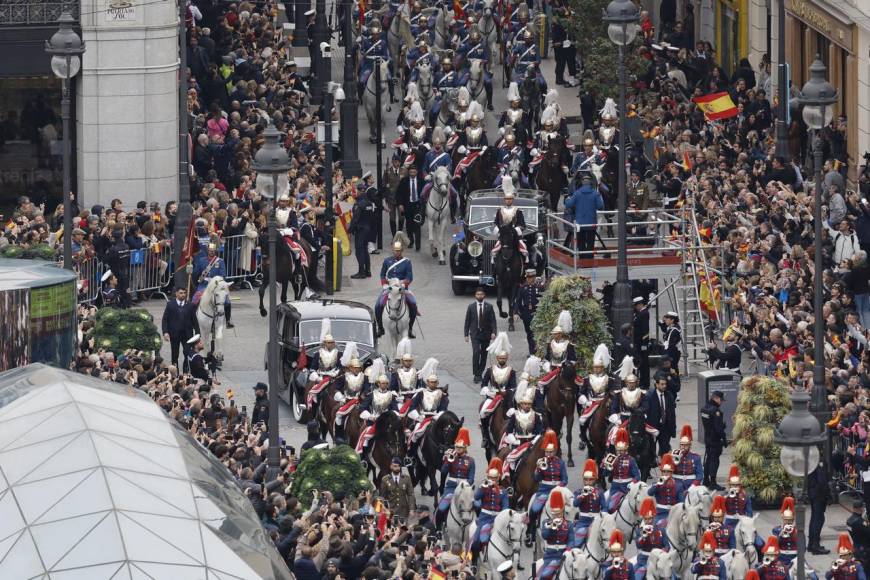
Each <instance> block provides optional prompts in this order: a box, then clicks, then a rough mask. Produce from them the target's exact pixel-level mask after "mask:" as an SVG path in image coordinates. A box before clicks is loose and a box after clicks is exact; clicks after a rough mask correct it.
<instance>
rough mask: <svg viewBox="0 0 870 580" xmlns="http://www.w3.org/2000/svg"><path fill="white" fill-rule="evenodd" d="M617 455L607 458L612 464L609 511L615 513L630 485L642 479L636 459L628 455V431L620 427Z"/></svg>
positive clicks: (608, 497) (617, 436)
mask: <svg viewBox="0 0 870 580" xmlns="http://www.w3.org/2000/svg"><path fill="white" fill-rule="evenodd" d="M614 446H615V448H616V455H615V456H613V457H605V458H604V461H605V464H607V463H609V464H610V489H609V490H608V491H607V511H609V512H610V513H613V512H615V511H616V508H617V506H619V501H620V500H621V499H622V496H624V495H625V492H627V491H628V484H630V483H632V482H634V481H637V480H639V479H640V469H638V467H637V462H636V461H635V460H634V457H632V456H631V455H629V454H628V431H626V430H625V429H624V428H622V427H620V428H619V429H617V431H616V442H615V444H614Z"/></svg>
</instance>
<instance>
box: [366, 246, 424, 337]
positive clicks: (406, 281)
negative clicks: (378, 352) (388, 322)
mask: <svg viewBox="0 0 870 580" xmlns="http://www.w3.org/2000/svg"><path fill="white" fill-rule="evenodd" d="M402 250H403V248H402V242H399V241H396V242H393V255H392V256H390V257H389V258H387V259H386V260H384V263H383V264H382V265H381V293H380V295H379V296H378V300H377V302H375V319H376V320H377V322H378V336H383V335H384V306H386V304H387V298H388V297H389V294H390V286H389V281H390V280H392V279H394V278H395V279H398V280H399V281H400V282H401V283H402V284H403V285H404V286H405V292H404V297H405V303H406V304H407V305H408V338H416V337H415V336H414V332H413V331H414V321H415V320H416V319H417V299H416V298H415V297H414V294H412V293H411V289H410V286H411V282H413V281H414V270H413V268H412V266H411V259H410V258H406V257H404V256H402Z"/></svg>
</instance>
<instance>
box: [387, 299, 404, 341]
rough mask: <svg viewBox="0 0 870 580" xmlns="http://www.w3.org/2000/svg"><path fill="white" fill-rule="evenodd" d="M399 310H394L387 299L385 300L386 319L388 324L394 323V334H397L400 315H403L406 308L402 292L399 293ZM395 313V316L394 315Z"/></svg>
mask: <svg viewBox="0 0 870 580" xmlns="http://www.w3.org/2000/svg"><path fill="white" fill-rule="evenodd" d="M399 298H400V300H399V308H398V310H394V309H393V308H392V307H391V306H390V300H389V297H388V298H387V317H388V318H389V319H390V322H395V323H396V332H398V327H399V320H401V319H402V315H403V314H404V313H405V310H406V309H407V308H408V305H407V304H406V303H405V296H404V292H402V291H400V292H399ZM394 313H395V315H394Z"/></svg>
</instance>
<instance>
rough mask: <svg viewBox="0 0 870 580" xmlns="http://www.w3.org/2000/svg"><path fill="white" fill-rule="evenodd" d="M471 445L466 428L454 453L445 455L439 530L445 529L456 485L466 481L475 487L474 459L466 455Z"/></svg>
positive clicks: (459, 435)
mask: <svg viewBox="0 0 870 580" xmlns="http://www.w3.org/2000/svg"><path fill="white" fill-rule="evenodd" d="M469 445H471V435H470V434H469V432H468V429H467V428H466V427H462V428H461V429H459V433H457V435H456V440H455V441H454V443H453V451H452V452H451V451H448V452H447V453H445V454H444V463H442V464H441V474H442V475H444V476H446V483H445V484H444V494H443V495H442V496H441V499H440V500H439V501H438V511H437V512H436V513H435V525H436V526H438V529H439V530H440V529H442V528H443V527H444V518H445V517H446V516H447V510H448V509H450V500H452V499H453V493H454V492H455V491H456V485H457V484H458V483H459V482H460V481H462V480H465V481H467V482H468V484H469V485H474V459H472V458H471V457H470V456H469V455H467V454H466V451H467V450H468V446H469Z"/></svg>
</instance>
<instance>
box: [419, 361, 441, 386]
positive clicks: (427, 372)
mask: <svg viewBox="0 0 870 580" xmlns="http://www.w3.org/2000/svg"><path fill="white" fill-rule="evenodd" d="M437 374H438V359H437V358H435V357H429V358H427V359H426V362H425V363H423V368H421V369H420V370H419V371H417V378H418V379H423V380H424V381H425V380H426V379H428V378H429V377H430V376H431V375H437Z"/></svg>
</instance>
